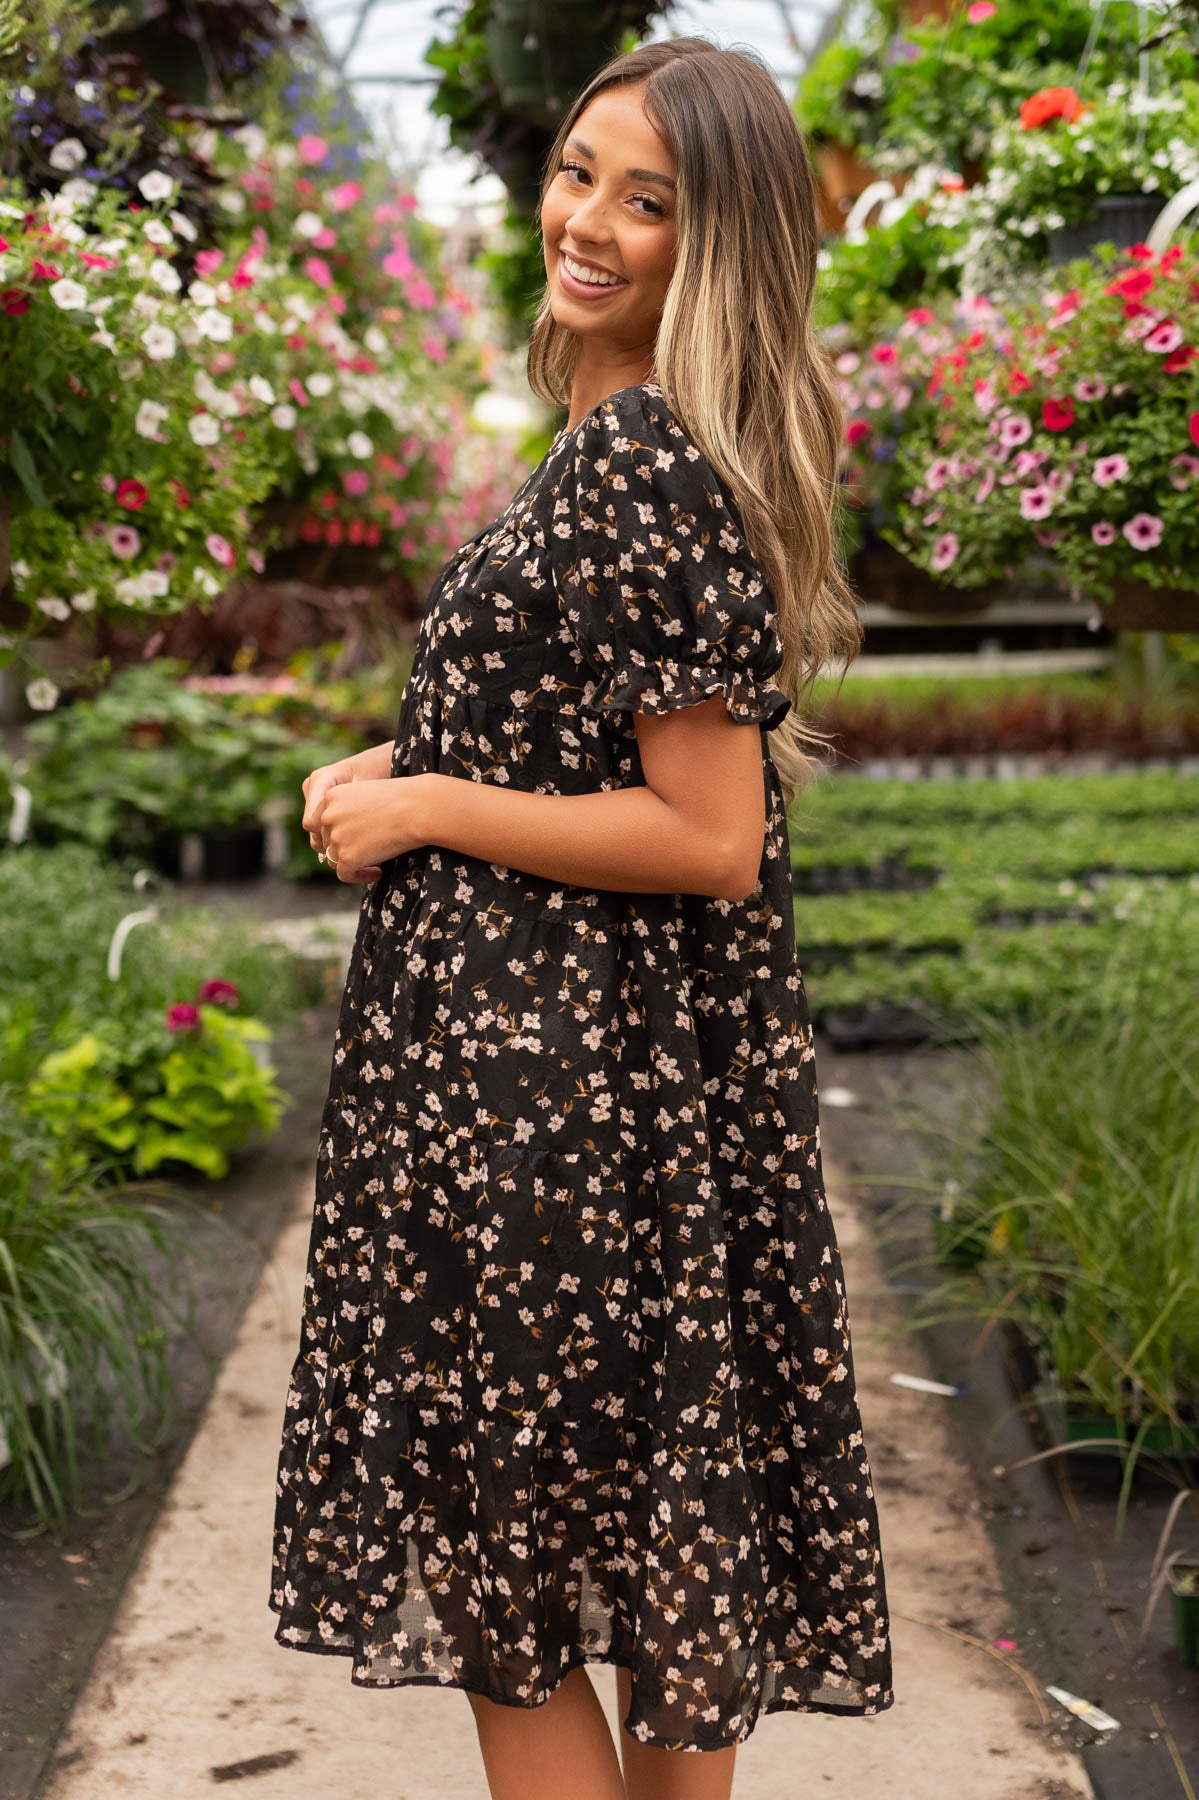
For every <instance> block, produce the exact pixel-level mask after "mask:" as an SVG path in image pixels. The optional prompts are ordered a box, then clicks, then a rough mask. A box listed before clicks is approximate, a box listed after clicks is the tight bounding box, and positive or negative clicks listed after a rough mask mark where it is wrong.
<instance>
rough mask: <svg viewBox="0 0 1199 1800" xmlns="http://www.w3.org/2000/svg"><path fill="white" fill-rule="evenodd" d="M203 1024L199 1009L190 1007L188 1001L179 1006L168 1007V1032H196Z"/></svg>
mask: <svg viewBox="0 0 1199 1800" xmlns="http://www.w3.org/2000/svg"><path fill="white" fill-rule="evenodd" d="M202 1023H203V1021H202V1020H201V1018H200V1009H199V1007H197V1006H190V1005H189V1004H188V1003H187V1001H186V1000H182V1001H180V1002H179V1004H178V1005H177V1006H168V1007H167V1016H166V1028H167V1030H168V1031H195V1030H197V1029H198V1027H199V1026H200V1025H201V1024H202Z"/></svg>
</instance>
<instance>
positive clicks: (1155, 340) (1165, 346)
mask: <svg viewBox="0 0 1199 1800" xmlns="http://www.w3.org/2000/svg"><path fill="white" fill-rule="evenodd" d="M1182 337H1183V332H1182V326H1181V325H1178V324H1176V323H1175V321H1174V320H1173V319H1163V320H1162V322H1161V324H1160V325H1158V326H1156V327H1155V328H1154V330H1152V331H1151V332H1150V333H1149V336H1148V337H1147V338H1146V339H1145V348H1146V350H1152V351H1153V353H1154V355H1155V356H1168V355H1169V354H1170V352H1171V350H1177V348H1178V346H1179V344H1181V342H1182Z"/></svg>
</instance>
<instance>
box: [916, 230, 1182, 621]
mask: <svg viewBox="0 0 1199 1800" xmlns="http://www.w3.org/2000/svg"><path fill="white" fill-rule="evenodd" d="M1039 286H1040V291H1039V292H1038V293H1037V294H1036V295H1035V296H1034V297H1033V298H1032V299H1030V300H1028V301H1026V302H1024V303H1022V304H1021V305H1020V306H1018V307H1005V308H1004V309H1002V311H1003V315H1004V321H1005V325H1006V329H1005V330H1000V331H996V330H989V331H986V332H978V333H976V334H974V335H973V336H972V337H971V338H970V339H967V340H965V341H964V342H962V343H960V344H958V345H957V346H956V347H955V349H954V350H953V351H952V353H950V354H947V355H943V356H941V357H940V358H939V359H938V360H937V363H936V366H935V368H934V371H933V375H932V378H931V381H930V384H929V388H930V394H931V396H932V397H933V399H934V401H935V404H934V405H933V406H931V407H929V408H927V409H925V410H923V411H922V412H921V413H920V414H919V416H918V417H917V418H915V419H914V420H913V423H912V425H911V426H910V427H909V428H908V429H907V430H905V432H904V436H903V439H902V441H901V443H900V445H899V448H898V461H899V464H900V469H899V476H900V479H901V481H902V482H903V483H904V484H905V486H906V490H907V491H906V494H905V497H904V499H903V500H902V501H901V503H900V505H899V507H898V509H897V512H898V519H897V526H896V538H897V541H898V543H899V545H900V547H901V548H902V549H903V550H904V552H905V554H907V555H908V556H909V557H910V558H911V559H912V561H913V562H916V563H918V564H919V565H920V566H921V567H922V568H926V569H929V570H931V571H933V572H936V573H940V574H944V573H946V572H947V571H950V570H952V571H953V574H954V576H955V577H956V578H957V579H958V580H961V581H963V582H965V583H967V584H974V583H979V582H985V581H988V580H993V579H995V578H997V577H998V576H999V575H1001V574H1003V573H1004V572H1005V571H1007V570H1010V569H1011V568H1012V567H1013V566H1016V567H1019V568H1028V567H1029V566H1030V565H1034V564H1035V563H1036V562H1037V561H1038V560H1039V561H1041V562H1042V563H1043V562H1044V561H1045V557H1046V555H1048V556H1050V557H1051V558H1052V565H1051V566H1052V568H1053V570H1054V571H1055V579H1056V582H1057V585H1058V586H1059V587H1062V588H1064V589H1066V590H1067V591H1068V592H1069V593H1070V595H1071V597H1072V598H1075V599H1082V598H1086V599H1090V600H1093V601H1095V602H1097V603H1098V604H1099V605H1100V606H1101V608H1102V609H1103V611H1104V615H1105V618H1106V619H1107V622H1108V623H1109V624H1112V625H1115V626H1120V625H1122V624H1124V623H1125V617H1124V616H1122V612H1121V607H1122V605H1123V603H1124V602H1125V601H1126V600H1132V601H1138V600H1139V598H1143V589H1144V588H1145V587H1147V588H1151V589H1152V590H1154V595H1155V598H1156V602H1157V605H1158V607H1159V611H1158V613H1157V628H1160V629H1166V628H1173V629H1176V630H1180V631H1194V630H1196V629H1199V589H1197V588H1196V586H1195V583H1194V577H1193V575H1192V574H1191V571H1192V570H1193V568H1194V567H1195V564H1196V559H1197V557H1199V509H1196V507H1195V504H1194V494H1193V492H1192V490H1193V489H1194V488H1195V485H1196V483H1197V482H1199V408H1197V407H1196V404H1195V400H1194V386H1193V379H1192V380H1189V381H1188V379H1187V378H1186V373H1185V372H1186V371H1187V370H1188V369H1189V368H1190V366H1191V364H1192V362H1193V361H1194V359H1195V358H1196V357H1197V356H1199V260H1197V259H1196V258H1195V257H1194V256H1193V255H1188V254H1186V253H1184V251H1183V249H1182V248H1181V247H1180V246H1177V245H1173V246H1171V247H1170V248H1169V249H1168V250H1165V251H1164V252H1163V253H1162V254H1161V255H1160V256H1154V255H1153V253H1152V252H1150V251H1149V250H1148V249H1146V248H1145V247H1144V246H1142V247H1140V248H1138V249H1135V250H1133V251H1128V252H1118V251H1115V250H1113V249H1111V248H1110V247H1106V248H1104V247H1101V248H1100V250H1099V251H1098V252H1097V254H1096V255H1095V256H1093V257H1091V258H1087V259H1084V260H1082V261H1079V262H1077V263H1072V264H1069V265H1068V266H1067V267H1066V268H1065V269H1064V270H1062V271H1061V272H1060V274H1059V275H1058V277H1057V281H1056V282H1055V283H1054V284H1053V285H1051V284H1050V283H1049V282H1047V281H1046V282H1044V283H1042V284H1039ZM1038 553H1040V555H1038ZM1139 616H1140V618H1141V619H1142V620H1143V619H1144V616H1145V615H1144V612H1142V613H1141V614H1140V615H1139ZM1142 628H1143V627H1142Z"/></svg>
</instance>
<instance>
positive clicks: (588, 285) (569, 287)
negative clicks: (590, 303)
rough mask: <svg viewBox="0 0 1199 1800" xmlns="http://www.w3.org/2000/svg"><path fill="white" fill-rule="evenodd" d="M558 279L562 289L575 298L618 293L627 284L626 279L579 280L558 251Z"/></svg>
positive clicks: (583, 298)
mask: <svg viewBox="0 0 1199 1800" xmlns="http://www.w3.org/2000/svg"><path fill="white" fill-rule="evenodd" d="M558 280H559V281H560V282H561V283H562V287H563V290H564V291H565V292H566V293H568V294H570V295H571V296H572V297H573V298H574V299H577V300H594V299H596V298H598V297H602V296H603V295H605V294H619V293H620V292H621V290H622V289H623V288H626V287H628V285H629V284H628V282H627V281H618V282H611V281H579V280H578V278H577V277H576V276H574V275H572V274H571V272H570V270H569V269H568V268H567V266H566V262H565V259H564V258H563V256H562V255H561V253H560V252H559V256H558Z"/></svg>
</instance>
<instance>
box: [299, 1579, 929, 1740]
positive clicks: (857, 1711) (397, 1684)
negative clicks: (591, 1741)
mask: <svg viewBox="0 0 1199 1800" xmlns="http://www.w3.org/2000/svg"><path fill="white" fill-rule="evenodd" d="M270 1610H271V1611H272V1612H275V1613H278V1610H279V1609H278V1608H277V1607H275V1606H271V1608H270ZM282 1629H283V1627H282V1620H281V1619H280V1628H279V1631H277V1632H276V1633H275V1639H274V1641H275V1643H276V1644H278V1645H279V1647H280V1649H283V1650H299V1651H302V1652H305V1653H306V1654H308V1655H309V1656H353V1655H355V1649H354V1646H353V1645H352V1644H322V1643H315V1642H311V1643H307V1644H301V1643H294V1642H290V1641H289V1640H288V1639H287V1638H285V1637H283V1636H282V1635H281V1632H282ZM592 1663H596V1664H599V1665H607V1666H608V1667H610V1668H618V1669H625V1670H627V1671H628V1673H629V1674H630V1675H633V1674H634V1673H635V1671H634V1669H633V1667H632V1665H631V1664H630V1663H628V1662H626V1661H625V1660H624V1658H623V1657H620V1656H613V1655H612V1654H611V1653H610V1652H609V1651H606V1650H597V1651H594V1652H593V1653H592V1654H590V1655H584V1656H580V1657H576V1658H575V1660H574V1661H572V1662H570V1663H568V1664H567V1666H566V1667H565V1668H564V1669H563V1670H562V1673H561V1674H560V1675H559V1677H558V1679H557V1681H556V1682H555V1683H554V1685H553V1687H552V1688H551V1689H550V1690H549V1692H548V1693H547V1694H546V1695H545V1696H544V1698H543V1699H541V1700H510V1699H506V1698H504V1697H502V1696H500V1695H497V1694H490V1693H488V1692H487V1690H486V1688H481V1687H474V1686H472V1685H471V1683H470V1682H468V1681H459V1680H458V1679H457V1678H456V1677H453V1676H451V1677H450V1678H449V1679H448V1680H443V1679H442V1677H441V1676H440V1675H420V1674H416V1673H412V1674H405V1675H398V1676H396V1678H395V1679H394V1680H392V1681H362V1680H359V1678H358V1675H357V1671H352V1672H351V1674H350V1685H351V1687H357V1688H374V1689H380V1688H381V1689H387V1688H401V1687H439V1688H457V1689H458V1691H459V1692H460V1693H464V1694H474V1695H476V1696H477V1697H478V1698H479V1699H481V1700H490V1701H492V1702H493V1703H494V1704H495V1705H496V1706H510V1707H514V1708H515V1709H516V1710H518V1711H520V1712H536V1711H537V1709H538V1707H541V1706H544V1705H545V1704H546V1702H547V1701H549V1700H551V1699H552V1698H553V1696H554V1695H555V1694H556V1693H557V1691H558V1689H559V1688H560V1687H561V1686H562V1683H563V1682H564V1681H565V1680H566V1677H567V1676H568V1675H571V1674H573V1673H574V1671H575V1670H576V1669H583V1668H587V1667H588V1666H589V1665H590V1664H592ZM894 1704H895V1695H894V1693H891V1692H888V1693H887V1694H886V1695H885V1696H884V1697H883V1698H882V1699H880V1700H878V1701H877V1702H875V1703H874V1704H873V1705H871V1706H869V1707H867V1706H862V1705H846V1706H838V1705H836V1704H835V1703H834V1702H833V1701H831V1700H784V1699H775V1700H766V1701H763V1703H762V1704H761V1705H760V1706H759V1707H758V1710H757V1712H756V1713H755V1714H754V1717H753V1719H752V1720H751V1722H750V1725H749V1729H748V1730H747V1731H745V1732H742V1733H740V1734H739V1735H738V1736H737V1737H731V1738H720V1739H718V1740H716V1741H714V1742H711V1743H703V1744H699V1743H692V1744H688V1745H686V1746H684V1745H681V1744H680V1743H678V1741H677V1740H675V1739H670V1740H667V1739H663V1738H660V1737H644V1738H643V1737H640V1736H638V1734H637V1733H636V1732H635V1731H632V1730H630V1728H629V1725H628V1723H627V1721H626V1720H624V1719H621V1720H620V1727H621V1730H622V1731H627V1732H628V1734H629V1736H630V1737H631V1738H633V1740H634V1741H635V1742H636V1743H639V1744H644V1745H645V1746H646V1748H647V1749H649V1750H673V1751H675V1752H676V1753H678V1754H685V1753H690V1752H695V1751H704V1750H731V1749H734V1748H735V1747H736V1746H737V1745H738V1744H743V1743H745V1742H746V1740H747V1739H748V1738H749V1737H750V1736H751V1735H752V1733H753V1730H754V1726H755V1725H756V1724H757V1721H758V1719H759V1718H761V1717H762V1716H763V1715H765V1714H768V1713H775V1712H798V1713H824V1714H826V1715H827V1716H830V1717H834V1718H836V1717H840V1718H853V1719H870V1718H875V1717H876V1716H877V1715H879V1714H880V1713H885V1712H888V1711H889V1710H890V1708H891V1707H892V1706H893V1705H894Z"/></svg>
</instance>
